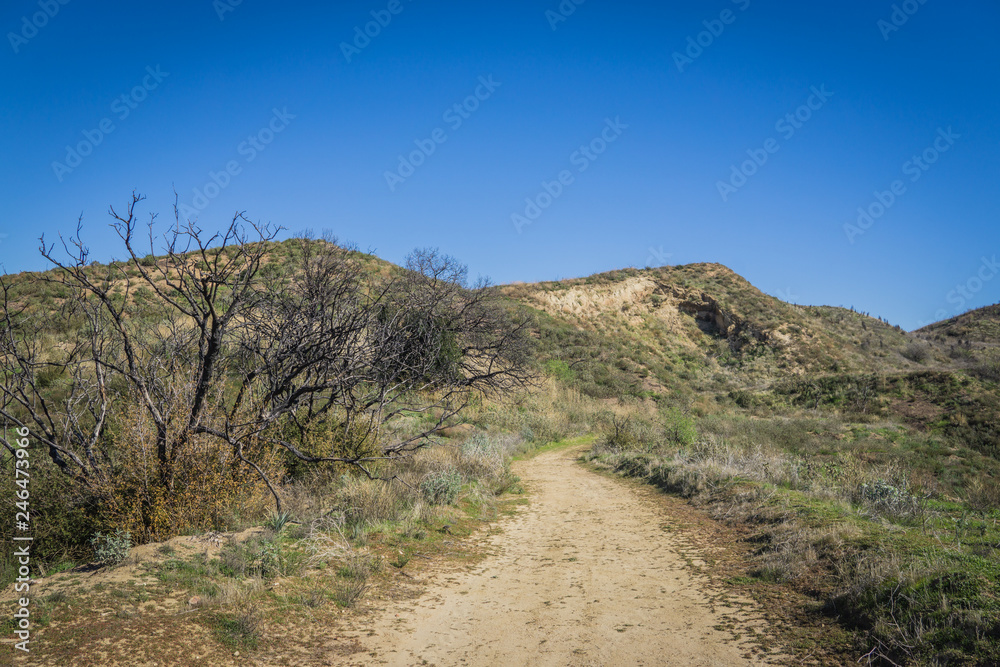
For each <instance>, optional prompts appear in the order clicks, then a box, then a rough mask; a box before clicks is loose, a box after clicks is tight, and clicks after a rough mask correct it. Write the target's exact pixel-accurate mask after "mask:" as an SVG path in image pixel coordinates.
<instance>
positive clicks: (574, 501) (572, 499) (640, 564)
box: [355, 449, 763, 666]
mask: <svg viewBox="0 0 1000 667" xmlns="http://www.w3.org/2000/svg"><path fill="white" fill-rule="evenodd" d="M579 453H580V450H579V449H576V450H569V451H567V450H562V451H554V452H548V453H544V454H541V455H539V456H537V457H535V458H534V459H531V460H529V461H524V462H521V463H519V464H518V465H517V468H516V472H517V474H519V475H520V476H521V478H522V479H523V480H524V482H525V483H526V485H527V487H528V489H529V491H530V493H531V503H530V505H529V506H527V507H526V508H524V509H523V510H522V511H520V512H519V513H518V514H517V515H516V516H515V517H514V518H512V519H510V520H508V521H506V522H505V523H503V524H502V528H503V532H502V533H500V534H497V535H492V536H490V537H489V538H487V544H488V545H489V546H490V547H492V548H493V552H492V553H493V554H494V555H492V556H489V557H487V558H486V559H485V560H484V561H482V562H481V563H480V564H479V565H477V566H476V567H475V568H473V569H472V570H471V571H465V572H460V573H458V574H453V575H452V576H449V577H447V580H446V581H443V582H436V583H435V584H433V585H432V586H431V589H430V590H429V591H428V593H426V594H425V595H423V596H422V597H421V598H420V599H419V600H417V601H416V602H415V603H414V604H412V605H410V606H407V607H405V608H390V609H387V610H386V612H385V613H384V614H382V615H380V616H379V617H377V618H375V619H374V620H373V622H372V625H371V627H370V629H369V631H370V632H371V635H370V636H368V637H366V638H364V639H363V640H362V641H363V643H364V644H365V645H366V649H367V650H366V653H367V657H366V658H365V659H364V660H363V661H359V662H358V664H362V662H363V663H364V664H389V665H417V664H430V665H688V666H700V665H749V664H762V662H763V661H762V660H761V659H759V658H757V659H748V658H747V657H745V655H747V654H749V649H750V645H749V644H746V643H744V644H742V645H741V644H740V643H739V642H737V641H736V640H734V635H733V631H734V630H733V629H731V630H728V631H727V630H719V629H715V627H716V626H720V625H722V624H724V625H726V626H727V627H730V628H732V627H733V625H734V624H733V616H734V614H733V609H731V608H730V609H723V608H718V609H717V610H715V611H713V609H712V604H711V597H712V595H713V593H716V592H717V591H712V590H710V589H709V588H708V587H707V583H706V581H705V580H704V579H703V578H701V577H699V576H698V575H697V574H696V573H695V572H694V571H693V569H692V568H691V567H690V566H689V565H688V564H687V562H688V559H691V558H692V555H693V554H692V548H691V546H690V544H689V543H687V542H686V541H685V539H684V535H683V532H682V531H681V532H678V531H676V530H673V527H672V525H671V521H670V518H669V516H667V515H666V514H665V512H664V511H663V509H662V508H658V507H656V504H655V503H651V502H650V499H649V497H648V496H645V497H643V496H642V494H640V493H639V492H637V491H636V490H634V489H632V488H631V487H630V486H629V485H627V484H624V483H622V482H620V481H617V480H614V479H610V478H608V477H605V476H602V475H599V474H596V473H594V472H592V471H589V470H587V469H586V468H584V467H582V466H580V465H578V464H576V463H575V458H576V457H577V456H578V455H579ZM736 616H737V617H738V619H742V620H737V621H736V622H735V631H741V632H743V633H744V634H743V636H744V637H745V636H746V634H745V631H746V630H747V629H748V627H749V625H750V624H753V622H752V621H750V620H748V619H747V614H746V612H745V611H738V612H737V613H736ZM757 625H758V626H759V624H757ZM360 657H361V656H360V655H356V656H355V660H358V659H359V658H360Z"/></svg>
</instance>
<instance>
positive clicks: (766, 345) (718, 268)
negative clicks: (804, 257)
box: [504, 264, 948, 395]
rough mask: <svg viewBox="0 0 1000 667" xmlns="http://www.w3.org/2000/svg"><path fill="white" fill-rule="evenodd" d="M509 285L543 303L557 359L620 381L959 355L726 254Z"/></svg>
mask: <svg viewBox="0 0 1000 667" xmlns="http://www.w3.org/2000/svg"><path fill="white" fill-rule="evenodd" d="M504 290H505V292H506V294H507V295H508V296H509V297H510V298H512V299H515V300H517V301H519V302H521V303H523V304H525V305H527V306H529V307H530V308H532V309H534V310H535V311H536V312H537V313H538V314H539V316H540V321H541V325H540V338H541V341H542V348H543V351H544V352H545V353H547V354H549V355H551V358H550V364H552V365H553V368H554V370H556V371H557V372H558V371H560V370H561V371H562V372H563V373H565V374H567V375H571V376H576V379H583V381H584V384H586V383H588V382H590V383H594V382H595V381H596V383H597V384H601V383H602V380H603V383H604V384H610V387H609V389H610V388H614V386H615V385H622V384H623V383H624V384H629V383H630V388H631V389H632V390H638V391H639V392H641V391H642V390H646V391H657V390H660V389H663V388H667V387H671V386H676V385H677V384H678V382H686V383H690V382H694V383H695V384H699V385H702V387H701V388H708V385H711V384H714V385H715V386H716V388H718V389H722V388H723V386H724V385H743V384H753V385H756V384H760V383H761V382H765V383H767V382H768V381H770V380H775V379H779V378H782V377H789V376H801V375H805V374H810V375H812V374H827V373H850V372H864V371H872V370H880V371H883V372H890V373H891V372H907V371H915V370H919V369H925V368H926V366H925V365H924V364H926V363H927V362H928V361H930V362H937V363H947V362H948V360H947V358H946V357H944V356H943V355H940V354H939V353H936V352H935V351H934V349H933V348H930V347H929V346H927V350H926V353H924V354H919V355H916V354H912V353H911V352H912V351H911V346H913V345H919V344H922V343H920V341H918V340H917V339H916V338H915V337H913V336H911V335H910V334H907V333H906V332H904V331H903V330H901V329H899V328H898V327H893V326H890V325H889V324H887V323H885V322H883V321H881V320H878V319H875V318H872V317H869V316H867V315H864V314H861V313H857V312H854V311H851V310H847V309H844V308H834V307H828V306H819V307H814V306H795V305H791V304H788V303H785V302H784V301H781V300H780V299H777V298H775V297H772V296H769V295H767V294H764V293H763V292H761V291H760V290H758V289H757V288H756V287H754V286H753V285H751V284H750V283H749V282H748V281H747V280H745V279H744V278H742V277H741V276H739V275H737V274H736V273H735V272H733V271H732V270H730V269H728V268H727V267H725V266H722V265H720V264H689V265H685V266H669V267H662V268H658V269H623V270H620V271H611V272H608V273H602V274H598V275H594V276H590V277H587V278H577V279H572V280H563V281H559V282H544V283H537V284H518V285H507V286H504ZM923 345H925V346H926V344H923ZM597 362H605V363H607V362H610V364H611V367H612V369H611V370H610V371H604V372H603V373H604V375H609V374H610V375H618V376H619V377H617V378H609V377H603V378H601V377H592V376H594V374H595V373H599V372H601V371H598V370H597V369H596V368H594V366H596V365H598V363H597ZM588 369H589V370H588ZM615 369H617V370H615ZM694 371H699V372H698V373H697V374H695V373H694ZM581 375H582V376H583V377H582V378H581V377H580V376H581ZM629 376H632V377H629ZM567 379H568V378H567ZM618 388H621V387H620V386H619V387H618ZM596 393H601V392H600V391H597V392H596ZM611 393H613V392H610V393H609V395H611ZM633 393H636V392H635V391H633Z"/></svg>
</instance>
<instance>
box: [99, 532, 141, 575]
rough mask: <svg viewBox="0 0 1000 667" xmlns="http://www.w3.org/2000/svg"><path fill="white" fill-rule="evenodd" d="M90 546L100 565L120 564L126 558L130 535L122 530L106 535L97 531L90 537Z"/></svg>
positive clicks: (130, 542)
mask: <svg viewBox="0 0 1000 667" xmlns="http://www.w3.org/2000/svg"><path fill="white" fill-rule="evenodd" d="M90 546H92V547H93V548H94V558H95V559H96V560H97V562H98V563H100V564H101V565H110V566H114V565H120V564H122V563H124V562H125V561H126V560H127V559H128V555H129V551H130V550H131V549H132V536H131V535H130V534H129V533H126V532H125V531H123V530H116V531H115V532H114V534H108V535H104V534H102V533H97V534H96V535H94V537H92V538H91V540H90Z"/></svg>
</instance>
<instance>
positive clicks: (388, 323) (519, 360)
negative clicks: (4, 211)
mask: <svg viewBox="0 0 1000 667" xmlns="http://www.w3.org/2000/svg"><path fill="white" fill-rule="evenodd" d="M142 200H143V197H142V196H140V195H137V194H133V196H132V198H131V201H130V202H129V203H128V205H127V207H126V209H125V210H124V211H123V212H118V211H116V210H115V209H114V208H113V207H112V208H111V210H110V213H111V216H112V218H113V220H114V221H113V223H112V227H113V228H114V229H115V231H116V232H117V234H118V236H119V237H120V238H121V241H122V243H123V245H124V248H125V250H126V252H127V256H128V259H127V261H126V262H114V263H112V264H110V265H108V266H106V267H99V266H96V265H93V264H89V263H88V260H89V253H88V250H87V248H86V246H85V245H84V244H83V242H82V241H81V240H80V224H79V223H78V227H77V234H76V236H75V237H73V238H71V239H69V240H68V241H67V240H62V239H61V244H60V245H61V250H62V252H60V253H57V252H56V250H55V247H54V246H53V245H46V244H45V241H44V239H43V240H42V246H41V253H42V255H43V256H44V257H45V258H46V259H48V260H49V261H50V262H51V263H52V264H53V266H54V271H52V272H50V273H49V274H47V275H45V276H43V277H42V280H45V281H49V282H54V283H57V284H58V285H60V286H61V287H62V288H64V289H66V290H68V292H69V293H70V294H71V297H70V298H69V299H67V300H66V302H65V303H66V306H65V307H64V310H63V311H61V312H60V313H59V314H58V316H59V317H63V318H71V317H73V318H76V321H78V322H82V323H83V324H82V326H79V327H78V330H77V331H76V333H75V338H74V339H73V340H72V341H71V342H67V343H66V344H63V345H60V346H58V349H56V350H43V349H42V347H41V345H40V344H39V342H38V341H39V340H40V337H39V335H38V334H39V331H40V327H41V324H42V323H41V322H40V321H39V320H38V319H32V316H30V315H29V312H28V311H27V310H26V309H25V304H24V303H18V302H17V300H16V298H13V297H12V294H11V286H10V285H9V284H8V282H5V281H3V280H2V279H0V291H2V294H3V297H4V299H3V310H2V315H0V326H2V331H0V336H2V338H0V374H2V376H3V378H4V380H3V383H2V384H0V418H3V419H5V420H7V421H8V422H12V423H13V424H16V425H18V426H28V427H29V428H30V429H31V431H32V434H33V436H34V438H35V439H37V440H39V441H41V442H42V443H44V445H45V446H47V447H48V451H49V456H50V457H51V459H52V461H53V462H54V463H55V464H56V465H58V466H59V467H60V468H61V469H62V470H63V471H64V472H65V473H67V474H69V475H71V476H73V477H74V478H76V479H77V480H78V481H80V483H82V484H84V485H92V484H99V483H104V482H106V481H107V474H108V467H109V466H110V465H111V460H112V459H113V457H112V456H111V455H110V454H109V452H108V448H109V447H110V444H109V437H108V431H109V419H110V417H109V415H111V414H112V413H113V408H114V406H115V405H116V403H120V402H122V401H130V402H131V403H130V405H132V404H134V405H135V406H136V407H137V409H138V410H139V411H141V413H142V415H143V416H144V418H146V419H148V420H149V422H150V423H151V424H152V425H153V428H152V438H153V439H154V440H155V457H156V463H157V469H158V472H159V479H158V483H159V484H160V485H161V487H162V489H164V490H165V492H166V493H168V494H169V493H172V492H174V490H175V481H176V479H177V475H178V472H179V471H178V466H179V465H181V463H180V462H182V461H183V460H184V459H183V455H184V452H185V451H186V450H187V449H189V448H190V447H191V446H192V445H191V442H192V439H196V438H206V437H207V438H211V439H214V440H215V441H217V442H221V443H224V444H225V445H226V446H227V447H228V448H229V449H230V451H231V452H232V455H233V457H234V458H235V459H236V460H238V461H239V462H241V463H243V464H245V465H248V466H250V467H252V468H253V469H254V470H256V472H257V473H258V474H259V476H260V477H261V479H262V480H263V481H264V482H265V483H266V484H267V486H268V488H269V489H270V490H271V493H272V494H273V495H274V498H275V502H276V504H277V508H278V511H280V510H281V497H280V493H279V491H278V488H277V486H278V480H275V479H272V476H273V475H269V474H268V473H267V471H266V470H265V466H263V465H262V464H261V461H260V460H258V459H259V457H260V456H261V452H264V451H267V450H268V449H269V448H272V449H273V448H274V447H279V448H283V449H284V450H286V451H287V452H288V453H289V454H290V455H291V456H293V457H295V458H297V459H298V460H300V461H302V462H304V463H320V462H332V461H336V462H341V463H346V464H350V465H354V466H356V467H358V468H359V469H360V470H363V471H364V472H365V473H366V474H368V475H369V476H376V472H374V470H373V468H372V466H371V464H372V463H374V462H375V461H378V460H384V459H391V458H396V457H400V456H405V455H407V454H409V453H412V452H413V451H415V450H416V449H419V448H420V447H422V446H424V445H426V444H427V443H428V442H429V436H430V435H431V433H432V432H433V431H434V430H436V429H437V428H439V427H440V426H441V425H443V424H444V423H445V422H446V421H447V420H449V419H451V418H452V417H454V416H455V415H457V414H458V413H459V412H460V411H461V410H462V409H464V408H465V407H466V406H467V405H468V404H469V401H470V400H472V399H473V397H474V396H476V395H477V394H499V393H505V392H509V391H512V390H515V389H517V388H520V387H524V386H526V385H527V384H528V383H529V382H530V381H531V377H530V373H529V371H528V364H527V361H528V341H529V337H528V332H527V325H528V323H527V321H526V320H524V319H520V318H517V317H515V316H512V315H511V314H510V312H509V311H508V310H507V309H506V308H505V307H504V305H503V303H502V302H501V300H500V296H499V294H498V293H497V292H496V291H495V290H494V289H493V288H492V287H491V286H489V285H488V284H486V283H484V282H479V283H477V284H475V285H472V286H469V285H467V283H466V271H465V268H464V267H463V266H462V265H460V264H459V263H458V262H456V261H455V260H454V259H453V258H451V257H447V256H443V255H440V254H439V253H437V252H436V251H418V252H416V253H414V254H413V255H412V256H411V257H410V259H409V261H408V263H407V267H406V269H405V270H402V269H398V268H395V267H393V268H388V267H384V266H380V265H377V264H376V263H375V262H373V261H371V260H370V259H368V258H366V257H365V256H364V255H362V254H361V253H358V252H356V251H355V250H353V249H352V248H349V247H344V246H341V245H339V244H337V243H336V240H335V239H332V238H325V239H312V238H300V239H295V240H293V241H289V242H286V248H285V249H286V251H287V250H289V249H290V250H291V254H292V259H291V260H286V261H282V262H278V261H276V259H275V258H276V257H278V256H279V254H281V253H278V252H276V248H277V244H275V243H273V241H274V239H275V238H276V236H277V234H278V231H279V230H278V229H276V228H274V227H271V226H269V225H259V224H256V223H253V222H251V221H250V220H249V219H247V218H246V217H245V216H244V215H243V214H242V213H240V214H237V215H235V216H234V217H233V219H232V221H231V222H230V224H229V225H228V227H227V229H226V230H225V231H224V232H221V233H218V234H212V235H208V234H205V233H204V232H203V231H202V230H201V229H199V228H198V227H197V226H196V225H194V224H192V223H184V222H182V221H181V219H180V216H179V213H178V211H177V209H176V205H175V211H174V213H175V225H174V226H173V229H172V230H171V231H169V232H168V233H167V234H165V236H164V237H163V242H164V245H163V248H162V257H161V258H160V259H158V260H154V259H153V258H152V257H151V256H152V255H153V254H154V253H155V250H156V247H155V246H156V238H155V235H154V223H155V216H151V217H150V219H149V221H148V224H147V225H146V227H147V230H148V231H147V233H146V234H145V235H140V223H139V220H138V218H137V215H138V214H137V211H136V208H137V206H138V205H139V204H140V203H141V202H142ZM142 236H144V237H145V240H144V241H143V244H144V247H143V248H142V250H141V251H140V248H139V242H140V238H141V237H142ZM147 244H148V245H147ZM147 249H148V252H146V250H147ZM45 372H49V373H52V372H54V373H56V374H58V375H59V376H60V377H61V378H62V382H61V384H60V388H59V391H52V390H51V388H50V387H47V386H46V383H45V382H43V381H42V378H43V377H45ZM403 411H413V412H431V413H432V414H433V415H434V416H435V418H434V419H433V420H431V421H430V422H427V423H428V426H427V427H426V428H425V429H423V430H422V431H421V432H420V433H417V434H415V435H410V436H408V437H406V438H404V439H399V440H395V441H393V440H388V439H386V438H385V437H384V432H383V428H382V427H383V425H384V424H385V423H386V422H387V421H389V420H392V419H393V418H394V417H396V416H398V415H399V414H401V413H402V412H403ZM320 421H323V422H325V423H327V424H329V423H333V424H335V427H336V429H337V430H338V431H339V432H340V434H341V437H339V438H337V440H336V442H335V443H330V446H329V447H328V448H327V449H326V451H318V452H317V451H314V450H313V451H304V448H303V447H302V446H301V445H300V443H301V438H296V437H295V435H296V434H299V435H301V434H304V433H308V432H309V430H310V429H311V428H312V427H313V426H314V425H315V424H317V423H318V422H320ZM2 437H3V436H0V439H2ZM344 443H351V446H344ZM4 444H5V445H6V446H7V447H8V448H9V447H10V444H9V443H7V442H6V441H4Z"/></svg>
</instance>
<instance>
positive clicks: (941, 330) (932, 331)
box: [915, 303, 1000, 346]
mask: <svg viewBox="0 0 1000 667" xmlns="http://www.w3.org/2000/svg"><path fill="white" fill-rule="evenodd" d="M915 333H917V334H918V335H922V336H933V337H934V338H936V339H938V340H945V341H949V342H954V341H971V342H973V343H981V344H985V345H988V346H998V345H1000V303H998V304H994V305H992V306H986V307H985V308H978V309H976V310H970V311H969V312H967V313H963V314H961V315H959V316H957V317H952V318H950V319H947V320H942V321H941V322H935V323H934V324H928V325H927V326H925V327H923V328H922V329H918V330H917V331H916V332H915Z"/></svg>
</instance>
